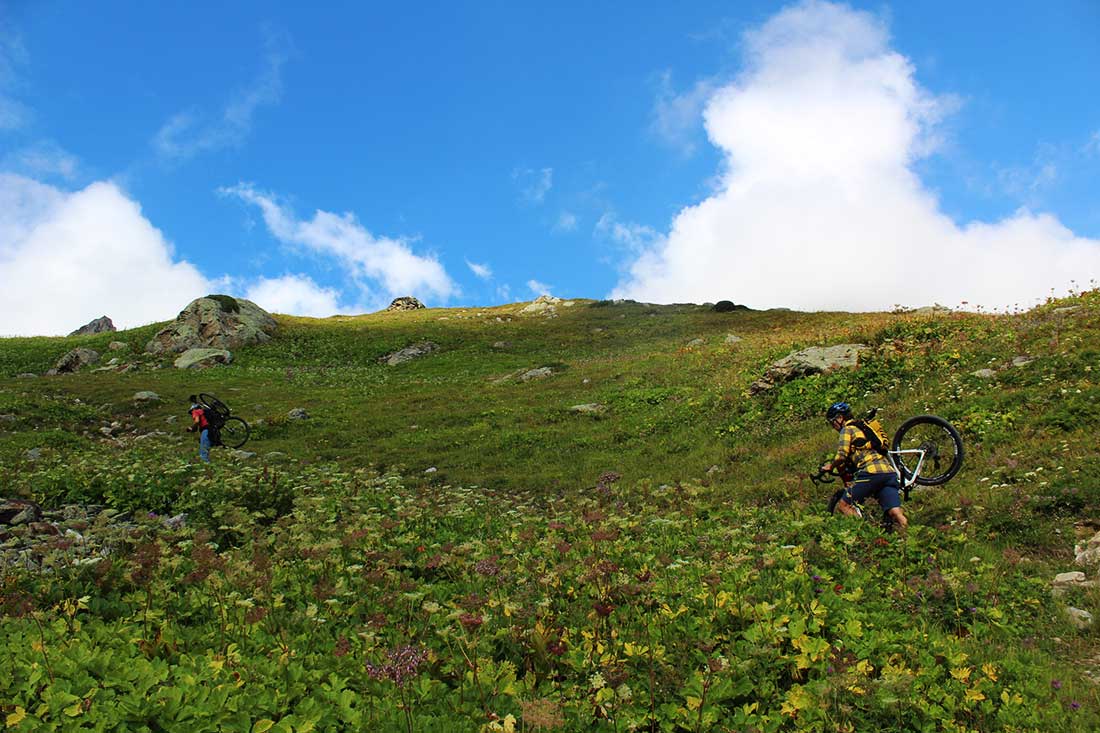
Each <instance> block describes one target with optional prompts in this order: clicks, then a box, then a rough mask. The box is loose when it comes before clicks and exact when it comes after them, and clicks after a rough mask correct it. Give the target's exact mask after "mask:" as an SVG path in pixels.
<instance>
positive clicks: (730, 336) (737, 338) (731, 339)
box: [724, 333, 744, 344]
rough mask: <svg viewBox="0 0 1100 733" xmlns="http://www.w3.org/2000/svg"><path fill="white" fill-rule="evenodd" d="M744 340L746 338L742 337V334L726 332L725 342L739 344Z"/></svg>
mask: <svg viewBox="0 0 1100 733" xmlns="http://www.w3.org/2000/svg"><path fill="white" fill-rule="evenodd" d="M742 341H744V339H743V338H741V337H740V336H734V335H733V334H732V333H727V334H726V340H725V342H724V343H727V344H738V343H741V342H742Z"/></svg>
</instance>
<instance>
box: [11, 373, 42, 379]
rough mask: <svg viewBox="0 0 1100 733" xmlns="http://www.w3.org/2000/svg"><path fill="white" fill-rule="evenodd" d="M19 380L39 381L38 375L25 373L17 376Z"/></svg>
mask: <svg viewBox="0 0 1100 733" xmlns="http://www.w3.org/2000/svg"><path fill="white" fill-rule="evenodd" d="M15 376H16V377H17V378H18V379H37V378H38V375H37V374H33V373H31V372H23V373H22V374H16V375H15Z"/></svg>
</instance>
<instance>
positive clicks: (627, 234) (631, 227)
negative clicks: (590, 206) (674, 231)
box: [595, 212, 664, 253]
mask: <svg viewBox="0 0 1100 733" xmlns="http://www.w3.org/2000/svg"><path fill="white" fill-rule="evenodd" d="M595 231H596V234H598V235H600V236H602V237H605V238H607V239H610V240H611V241H612V242H614V243H615V244H618V245H620V246H622V247H625V248H626V249H628V250H630V251H632V252H636V253H640V252H645V251H646V250H647V249H648V248H651V247H654V246H656V245H658V244H659V243H661V242H663V239H664V238H663V237H662V236H661V233H660V232H658V231H657V230H656V229H654V228H653V227H650V226H646V225H644V224H637V223H635V222H624V221H621V220H620V219H619V218H618V216H616V215H615V214H614V213H613V212H607V213H605V214H604V215H603V216H601V217H600V219H599V221H597V222H596V230H595Z"/></svg>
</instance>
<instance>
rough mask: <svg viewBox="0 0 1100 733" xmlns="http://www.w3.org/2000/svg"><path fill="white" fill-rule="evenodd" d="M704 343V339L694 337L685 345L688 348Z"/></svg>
mask: <svg viewBox="0 0 1100 733" xmlns="http://www.w3.org/2000/svg"><path fill="white" fill-rule="evenodd" d="M704 343H705V342H704V341H703V339H692V340H691V341H688V342H687V343H686V344H684V346H685V348H688V349H694V348H697V347H699V346H702V345H703V344H704Z"/></svg>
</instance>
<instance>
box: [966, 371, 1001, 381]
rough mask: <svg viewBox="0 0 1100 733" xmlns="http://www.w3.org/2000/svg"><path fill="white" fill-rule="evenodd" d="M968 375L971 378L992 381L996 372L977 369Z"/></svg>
mask: <svg viewBox="0 0 1100 733" xmlns="http://www.w3.org/2000/svg"><path fill="white" fill-rule="evenodd" d="M970 373H971V374H972V375H973V376H975V377H978V378H979V379H992V378H993V377H995V376H997V372H995V371H993V370H992V369H979V370H978V371H976V372H970Z"/></svg>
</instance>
